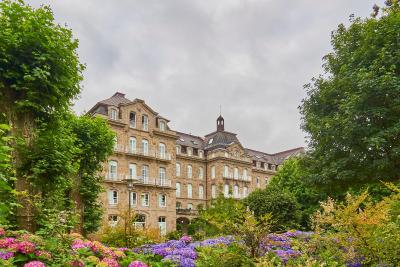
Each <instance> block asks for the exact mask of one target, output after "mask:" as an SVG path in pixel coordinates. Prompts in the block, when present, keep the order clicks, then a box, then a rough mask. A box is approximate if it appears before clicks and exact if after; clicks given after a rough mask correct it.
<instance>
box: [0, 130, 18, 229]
mask: <svg viewBox="0 0 400 267" xmlns="http://www.w3.org/2000/svg"><path fill="white" fill-rule="evenodd" d="M9 130H10V127H9V126H8V125H6V124H0V225H5V224H8V223H9V221H8V217H9V215H10V213H11V212H12V209H11V206H12V205H13V204H15V202H14V201H15V199H14V195H13V194H12V192H13V190H12V189H13V188H12V184H13V180H12V177H13V175H12V167H11V147H10V146H9V145H8V144H9V142H10V137H9V136H7V133H8V131H9Z"/></svg>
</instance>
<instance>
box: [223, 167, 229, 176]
mask: <svg viewBox="0 0 400 267" xmlns="http://www.w3.org/2000/svg"><path fill="white" fill-rule="evenodd" d="M224 177H225V178H228V177H229V167H228V165H224Z"/></svg>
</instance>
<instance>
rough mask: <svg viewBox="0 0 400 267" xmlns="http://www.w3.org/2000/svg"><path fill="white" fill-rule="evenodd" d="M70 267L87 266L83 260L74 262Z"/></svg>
mask: <svg viewBox="0 0 400 267" xmlns="http://www.w3.org/2000/svg"><path fill="white" fill-rule="evenodd" d="M69 266H72V267H85V264H84V263H83V261H81V260H73V261H71V262H70V263H69Z"/></svg>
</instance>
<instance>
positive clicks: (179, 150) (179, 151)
mask: <svg viewBox="0 0 400 267" xmlns="http://www.w3.org/2000/svg"><path fill="white" fill-rule="evenodd" d="M176 154H178V155H179V154H181V146H176Z"/></svg>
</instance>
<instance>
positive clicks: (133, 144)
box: [129, 136, 137, 153]
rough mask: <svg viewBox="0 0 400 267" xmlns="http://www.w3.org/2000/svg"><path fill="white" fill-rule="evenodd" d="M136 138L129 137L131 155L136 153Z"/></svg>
mask: <svg viewBox="0 0 400 267" xmlns="http://www.w3.org/2000/svg"><path fill="white" fill-rule="evenodd" d="M136 146H137V142H136V138H135V137H134V136H131V137H129V153H136Z"/></svg>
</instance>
